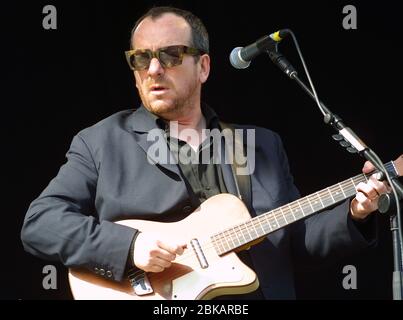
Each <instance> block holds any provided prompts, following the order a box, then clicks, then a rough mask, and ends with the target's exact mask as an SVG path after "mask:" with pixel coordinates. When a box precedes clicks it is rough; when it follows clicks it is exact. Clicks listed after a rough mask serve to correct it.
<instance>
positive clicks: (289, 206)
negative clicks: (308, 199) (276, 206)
mask: <svg viewBox="0 0 403 320" xmlns="http://www.w3.org/2000/svg"><path fill="white" fill-rule="evenodd" d="M288 209H289V210H290V211H291V212H293V214H294V217H295V214H298V212H301V210H299V209H297V208H295V209H294V210H293V209H292V208H291V204H289V205H288ZM301 214H302V216H300V217H298V219H300V218H303V217H304V213H303V212H301Z"/></svg>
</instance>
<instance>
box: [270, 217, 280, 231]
mask: <svg viewBox="0 0 403 320" xmlns="http://www.w3.org/2000/svg"><path fill="white" fill-rule="evenodd" d="M270 216H272V217H274V220H276V223H277V226H275V227H276V228H277V227H280V224H279V223H278V220H277V217H276V215H275V214H271V215H270Z"/></svg>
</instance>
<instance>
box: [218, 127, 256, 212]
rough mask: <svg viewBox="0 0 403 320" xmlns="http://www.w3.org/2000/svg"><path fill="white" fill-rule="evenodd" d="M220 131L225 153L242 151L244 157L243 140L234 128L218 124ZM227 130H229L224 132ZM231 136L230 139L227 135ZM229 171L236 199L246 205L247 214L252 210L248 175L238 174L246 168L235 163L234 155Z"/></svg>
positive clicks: (245, 151) (245, 152)
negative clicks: (236, 195)
mask: <svg viewBox="0 0 403 320" xmlns="http://www.w3.org/2000/svg"><path fill="white" fill-rule="evenodd" d="M219 124H220V127H221V131H222V133H223V135H224V137H225V139H224V140H225V144H226V146H225V147H226V148H225V149H226V151H228V150H229V151H230V150H242V152H243V154H244V156H245V155H247V150H245V148H246V146H244V144H243V139H242V136H241V135H239V134H235V128H234V127H233V126H232V125H231V124H229V123H226V122H222V121H220V122H219ZM225 129H229V130H225ZM229 134H231V137H229V136H228V135H229ZM232 142H233V143H234V145H232V146H229V144H230V143H232ZM231 159H232V161H231V169H232V170H231V171H232V176H233V178H234V183H235V187H236V190H237V193H238V198H240V199H241V200H242V201H243V202H244V203H245V205H246V207H247V208H248V209H249V212H251V211H250V210H251V208H252V197H251V181H250V174H244V175H243V174H238V173H239V172H241V171H242V170H241V169H243V171H245V168H246V166H247V163H246V164H243V165H242V166H241V165H240V164H239V163H238V162H237V161H236V157H235V155H232V157H231Z"/></svg>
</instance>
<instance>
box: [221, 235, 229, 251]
mask: <svg viewBox="0 0 403 320" xmlns="http://www.w3.org/2000/svg"><path fill="white" fill-rule="evenodd" d="M221 234H222V235H223V237H221V239H224V240H225V244H226V247H227V251H230V250H231V246H230V244H229V242H228V239H227V237H226V236H225V232H224V233H221ZM222 243H223V247H224V248H225V244H224V242H223V241H222Z"/></svg>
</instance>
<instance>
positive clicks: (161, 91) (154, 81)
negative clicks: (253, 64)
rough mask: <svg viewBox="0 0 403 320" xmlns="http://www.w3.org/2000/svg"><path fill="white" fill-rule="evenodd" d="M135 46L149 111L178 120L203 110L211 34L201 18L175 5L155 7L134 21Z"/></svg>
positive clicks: (134, 58)
mask: <svg viewBox="0 0 403 320" xmlns="http://www.w3.org/2000/svg"><path fill="white" fill-rule="evenodd" d="M172 46H181V47H172ZM183 46H185V47H183ZM166 47H169V48H167V49H166V50H165V49H163V50H162V51H161V50H158V49H161V48H166ZM131 48H132V51H131V53H130V55H129V57H128V60H129V62H131V65H132V66H133V67H134V68H135V70H134V75H135V78H136V87H137V89H138V91H139V94H140V97H141V100H142V102H143V104H144V106H145V107H146V108H147V109H148V110H150V111H151V112H153V113H154V114H156V115H158V116H160V117H162V118H164V119H166V120H176V119H177V118H180V117H183V116H184V115H185V114H186V113H188V112H190V111H192V110H194V109H195V108H200V95H201V85H202V84H203V83H204V82H205V81H206V80H207V78H208V75H209V71H210V58H209V56H208V54H207V53H208V51H209V44H208V34H207V31H206V28H205V27H204V25H203V23H202V22H201V21H200V19H198V18H197V17H196V16H194V15H193V14H192V13H190V12H188V11H184V10H180V9H176V8H170V7H157V8H153V9H151V10H150V11H148V12H147V13H146V14H145V15H143V16H142V17H141V18H140V19H139V20H138V21H137V22H136V24H135V26H134V28H133V30H132V38H131ZM195 49H196V50H195ZM175 56H176V57H177V59H175Z"/></svg>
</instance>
